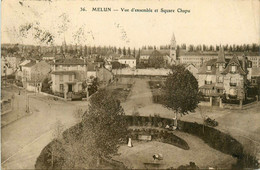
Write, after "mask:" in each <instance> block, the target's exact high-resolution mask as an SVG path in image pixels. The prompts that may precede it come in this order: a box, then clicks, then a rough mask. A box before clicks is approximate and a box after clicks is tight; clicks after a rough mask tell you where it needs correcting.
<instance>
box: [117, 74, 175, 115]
mask: <svg viewBox="0 0 260 170" xmlns="http://www.w3.org/2000/svg"><path fill="white" fill-rule="evenodd" d="M149 80H150V79H149V78H144V79H140V78H135V79H134V81H135V83H134V85H133V87H132V90H131V92H130V94H129V97H128V99H127V100H126V102H124V103H122V107H123V108H124V110H125V113H126V114H127V115H132V114H133V112H134V111H138V112H139V114H140V115H142V116H149V115H151V116H153V115H154V114H159V115H160V116H161V117H167V118H173V117H174V112H173V111H171V110H169V109H167V108H165V107H163V106H162V105H161V104H156V103H153V100H152V92H151V90H150V88H149V84H148V81H149Z"/></svg>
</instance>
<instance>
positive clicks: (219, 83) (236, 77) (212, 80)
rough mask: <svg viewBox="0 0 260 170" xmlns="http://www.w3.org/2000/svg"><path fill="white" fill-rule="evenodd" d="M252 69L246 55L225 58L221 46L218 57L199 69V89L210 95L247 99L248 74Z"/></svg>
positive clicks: (217, 97)
mask: <svg viewBox="0 0 260 170" xmlns="http://www.w3.org/2000/svg"><path fill="white" fill-rule="evenodd" d="M251 69H252V62H251V61H249V60H248V59H247V57H246V56H244V57H243V58H242V60H239V59H238V57H237V56H236V55H234V56H233V57H232V58H231V59H226V58H225V53H224V50H223V49H222V48H221V49H220V51H219V53H218V58H216V59H211V60H209V61H207V62H206V63H204V64H203V66H202V67H201V68H200V69H199V72H198V77H199V89H200V91H201V92H202V93H203V94H204V95H205V96H208V97H213V98H215V99H219V97H221V96H225V97H226V98H227V99H235V100H245V98H246V93H247V89H246V82H247V74H248V72H249V71H250V70H251Z"/></svg>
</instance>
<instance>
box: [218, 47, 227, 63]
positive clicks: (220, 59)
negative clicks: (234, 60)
mask: <svg viewBox="0 0 260 170" xmlns="http://www.w3.org/2000/svg"><path fill="white" fill-rule="evenodd" d="M225 62H226V60H225V53H224V49H223V47H220V48H219V52H218V59H217V63H225Z"/></svg>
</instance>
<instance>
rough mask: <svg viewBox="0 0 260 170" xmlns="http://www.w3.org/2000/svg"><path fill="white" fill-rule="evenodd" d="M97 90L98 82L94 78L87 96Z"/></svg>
mask: <svg viewBox="0 0 260 170" xmlns="http://www.w3.org/2000/svg"><path fill="white" fill-rule="evenodd" d="M97 90H98V81H97V78H94V79H93V82H92V84H91V85H90V86H89V87H88V92H89V95H92V94H94V93H95V92H96V91H97Z"/></svg>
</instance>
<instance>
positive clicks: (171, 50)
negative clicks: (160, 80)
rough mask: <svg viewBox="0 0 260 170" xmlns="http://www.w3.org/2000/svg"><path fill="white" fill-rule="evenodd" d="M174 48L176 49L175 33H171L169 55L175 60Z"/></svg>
mask: <svg viewBox="0 0 260 170" xmlns="http://www.w3.org/2000/svg"><path fill="white" fill-rule="evenodd" d="M176 50H177V46H176V40H175V35H174V33H173V34H172V39H171V44H170V57H171V59H172V60H173V61H176V60H177V56H176Z"/></svg>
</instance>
